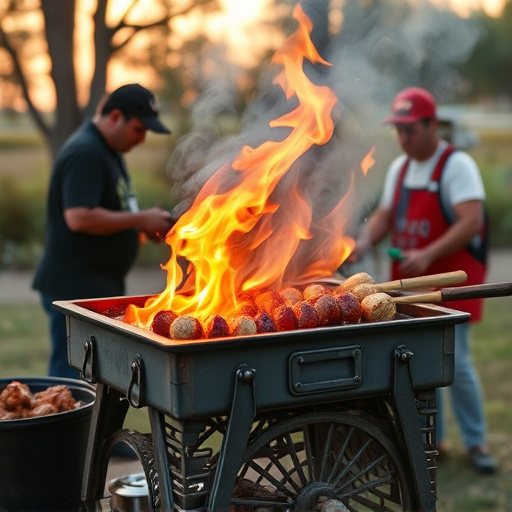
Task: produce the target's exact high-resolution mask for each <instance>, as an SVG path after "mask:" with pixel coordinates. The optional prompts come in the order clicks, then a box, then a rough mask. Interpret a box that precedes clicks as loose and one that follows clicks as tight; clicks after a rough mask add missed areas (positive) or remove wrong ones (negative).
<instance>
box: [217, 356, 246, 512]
mask: <svg viewBox="0 0 512 512" xmlns="http://www.w3.org/2000/svg"><path fill="white" fill-rule="evenodd" d="M254 375H255V371H254V370H253V369H252V368H249V367H248V366H247V365H245V364H242V365H240V366H239V367H238V369H237V371H236V378H235V392H234V396H233V402H232V404H231V414H230V418H229V423H228V428H227V432H226V435H225V436H224V439H223V441H222V446H221V449H220V456H219V462H218V465H217V469H216V471H215V478H214V481H213V486H212V492H211V495H210V500H209V506H208V510H209V511H210V512H226V511H227V510H229V504H230V501H231V496H232V491H233V487H234V485H235V481H236V475H237V473H238V471H239V469H240V466H241V465H242V461H243V459H244V454H245V447H246V445H247V440H248V439H249V434H250V432H251V427H252V423H253V421H254V416H255V411H256V401H255V396H254Z"/></svg>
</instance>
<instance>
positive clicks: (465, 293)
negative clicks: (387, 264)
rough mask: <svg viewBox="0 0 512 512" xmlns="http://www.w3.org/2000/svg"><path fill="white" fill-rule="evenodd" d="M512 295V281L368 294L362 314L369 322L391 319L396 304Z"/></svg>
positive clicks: (363, 301) (362, 303) (362, 306)
mask: <svg viewBox="0 0 512 512" xmlns="http://www.w3.org/2000/svg"><path fill="white" fill-rule="evenodd" d="M506 295H512V283H511V282H504V283H492V284H477V285H472V286H459V287H456V288H444V289H441V290H438V291H435V292H430V293H420V294H411V295H401V296H398V297H392V296H391V295H388V294H387V293H384V292H378V293H374V294H373V295H368V296H367V297H365V298H364V299H363V300H362V301H361V308H362V311H363V313H362V315H363V318H364V319H365V320H366V321H367V322H383V321H386V320H391V319H393V318H394V316H395V314H396V304H405V303H408V304H416V303H435V302H444V301H450V300H465V299H484V298H490V297H504V296H506Z"/></svg>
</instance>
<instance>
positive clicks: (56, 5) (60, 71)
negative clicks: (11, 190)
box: [41, 0, 82, 158]
mask: <svg viewBox="0 0 512 512" xmlns="http://www.w3.org/2000/svg"><path fill="white" fill-rule="evenodd" d="M41 9H42V11H43V16H44V21H45V32H46V39H47V41H48V53H49V55H50V59H51V63H52V69H51V78H52V80H53V83H54V86H55V93H56V97H57V108H56V112H55V116H56V119H55V122H54V124H53V127H52V129H51V131H50V141H49V142H50V151H51V154H52V157H53V158H55V155H56V154H57V151H58V150H59V148H60V147H61V146H62V144H63V142H64V141H65V140H66V139H67V137H68V136H69V134H70V133H71V132H73V131H74V130H75V129H76V128H77V127H78V126H79V125H80V123H81V122H82V115H81V112H80V108H79V106H78V100H77V87H76V77H75V66H74V61H73V50H74V44H73V36H74V27H75V0H66V1H65V2H56V1H55V0H41Z"/></svg>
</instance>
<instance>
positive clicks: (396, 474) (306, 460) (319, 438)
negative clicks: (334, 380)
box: [230, 411, 414, 512]
mask: <svg viewBox="0 0 512 512" xmlns="http://www.w3.org/2000/svg"><path fill="white" fill-rule="evenodd" d="M406 467H407V464H406V462H405V461H404V459H403V458H402V456H401V455H400V453H399V451H398V449H397V447H396V445H395V444H394V443H393V442H392V441H391V440H390V439H389V438H388V437H387V436H386V435H385V434H384V433H383V431H382V430H381V429H380V428H378V427H377V426H376V421H375V418H372V417H370V416H368V415H365V414H364V413H361V412H356V411H354V412H318V413H311V414H304V415H299V416H296V417H293V418H289V419H286V420H284V421H281V422H278V423H276V424H274V425H272V426H271V427H269V428H268V430H266V431H265V432H264V433H262V434H260V435H259V436H258V437H257V438H255V439H254V440H253V441H252V442H251V443H250V444H249V445H248V447H247V449H246V453H245V457H244V462H243V464H242V467H241V469H240V471H239V473H238V477H237V483H236V485H235V488H234V490H233V497H232V508H231V509H230V510H231V511H236V512H242V511H243V512H246V511H254V510H258V511H262V510H264V511H265V512H277V511H293V512H306V511H308V512H310V511H315V510H316V511H323V510H336V511H340V512H341V511H344V510H350V511H353V512H356V511H357V512H362V511H370V510H374V511H377V510H378V511H379V512H385V511H394V512H396V511H397V510H403V511H406V510H410V509H411V507H410V504H411V498H412V497H411V493H412V492H414V491H413V490H412V486H410V485H409V482H408V478H407V474H408V473H407V472H406V470H405V468H406ZM322 507H323V508H322Z"/></svg>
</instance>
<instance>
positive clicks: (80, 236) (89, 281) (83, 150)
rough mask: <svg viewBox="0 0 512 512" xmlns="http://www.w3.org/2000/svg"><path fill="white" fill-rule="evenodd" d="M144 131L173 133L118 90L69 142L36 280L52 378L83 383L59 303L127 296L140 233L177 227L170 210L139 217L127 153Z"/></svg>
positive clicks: (135, 96) (129, 90)
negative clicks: (71, 359) (45, 321)
mask: <svg viewBox="0 0 512 512" xmlns="http://www.w3.org/2000/svg"><path fill="white" fill-rule="evenodd" d="M147 130H150V131H153V132H156V133H165V134H168V133H170V130H169V129H168V128H166V127H165V126H164V125H163V124H162V122H161V121H160V119H159V118H158V109H157V103H156V99H155V97H154V95H153V93H151V92H150V91H148V90H147V89H145V88H144V87H142V86H140V85H139V84H128V85H124V86H122V87H120V88H119V89H116V90H115V91H114V92H112V93H111V94H110V95H109V96H107V97H106V98H105V100H104V101H103V102H102V103H101V104H100V105H99V107H98V110H97V113H96V115H95V117H94V118H93V119H92V120H89V121H87V122H85V123H84V124H83V125H82V126H81V127H80V128H79V129H78V130H77V131H76V132H75V133H73V134H72V135H71V136H70V137H69V139H68V140H67V141H66V142H65V144H64V145H63V147H62V149H61V150H60V152H59V154H58V155H57V159H56V161H55V166H54V169H53V173H52V177H51V182H50V190H49V194H48V200H47V213H46V237H45V247H44V255H43V258H42V260H41V262H40V264H39V266H38V268H37V271H36V275H35V278H34V284H33V286H34V288H35V289H36V290H38V291H39V292H40V293H41V298H42V303H43V306H44V309H45V311H46V312H47V314H48V316H49V320H50V335H51V341H52V348H51V357H50V364H49V375H50V376H56V377H68V378H78V372H77V371H76V370H74V369H73V368H71V367H70V366H69V364H68V360H67V341H66V325H65V315H63V314H62V313H59V312H57V311H55V309H53V307H52V302H53V301H55V300H71V299H85V298H94V297H109V296H119V295H123V294H124V292H125V284H124V280H125V277H126V274H127V273H128V271H129V270H130V268H131V267H132V265H133V263H134V262H135V258H136V256H137V250H138V245H139V233H144V234H145V235H146V236H147V237H148V238H150V239H151V240H154V241H157V240H161V239H162V238H163V237H164V236H165V234H166V233H167V231H168V230H169V229H170V228H171V226H172V224H173V219H172V218H171V215H170V213H169V212H168V211H166V210H164V209H162V208H159V207H153V208H149V209H147V210H139V208H138V204H137V198H136V196H135V191H134V187H133V185H132V182H131V180H130V176H129V174H128V172H127V170H126V165H125V161H124V157H123V155H122V154H123V153H126V152H128V151H129V150H130V149H132V148H133V147H135V146H136V145H137V144H140V143H142V142H144V139H145V136H146V132H147Z"/></svg>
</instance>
